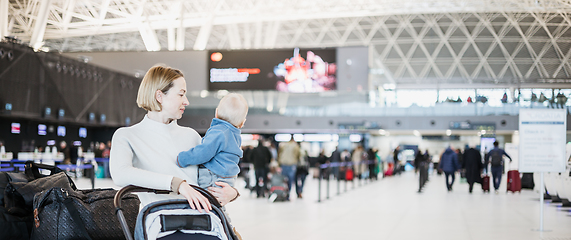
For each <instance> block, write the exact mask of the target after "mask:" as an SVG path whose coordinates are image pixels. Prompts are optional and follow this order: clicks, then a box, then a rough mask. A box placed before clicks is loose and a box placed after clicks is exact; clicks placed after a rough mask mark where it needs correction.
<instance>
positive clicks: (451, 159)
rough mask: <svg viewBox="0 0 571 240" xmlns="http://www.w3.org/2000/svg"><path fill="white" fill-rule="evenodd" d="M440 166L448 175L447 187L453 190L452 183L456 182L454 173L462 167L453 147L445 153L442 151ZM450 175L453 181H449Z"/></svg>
mask: <svg viewBox="0 0 571 240" xmlns="http://www.w3.org/2000/svg"><path fill="white" fill-rule="evenodd" d="M438 167H439V168H440V169H442V171H443V172H444V174H445V175H446V188H448V191H452V185H453V184H454V174H455V172H456V171H457V170H458V169H459V168H460V164H458V154H456V152H454V150H453V149H452V147H448V148H447V149H446V150H445V151H444V153H442V156H441V157H440V164H438ZM450 177H452V181H451V182H450V181H449V179H450Z"/></svg>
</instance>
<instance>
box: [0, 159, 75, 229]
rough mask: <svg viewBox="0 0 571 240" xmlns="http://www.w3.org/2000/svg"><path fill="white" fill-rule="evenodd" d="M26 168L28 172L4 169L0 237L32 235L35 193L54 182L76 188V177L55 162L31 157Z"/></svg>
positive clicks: (0, 175) (0, 185)
mask: <svg viewBox="0 0 571 240" xmlns="http://www.w3.org/2000/svg"><path fill="white" fill-rule="evenodd" d="M25 169H26V170H25V172H24V173H22V172H19V173H12V172H1V173H0V197H1V199H0V203H1V204H0V239H2V240H11V239H18V240H21V239H29V238H30V233H31V231H32V220H33V216H32V201H33V197H34V194H36V193H38V192H41V191H43V190H45V189H49V188H52V187H54V186H61V187H67V188H70V189H73V188H75V185H74V184H73V181H72V180H71V179H69V177H67V175H65V173H63V172H62V170H61V169H59V168H57V167H55V166H51V165H44V164H36V163H34V162H31V161H29V162H26V164H25ZM40 169H46V170H49V171H50V174H53V175H52V176H48V175H43V174H41V173H40V171H39V170H40ZM58 173H59V174H58ZM46 177H47V178H46ZM44 178H45V179H44ZM36 181H37V182H36ZM28 184H30V185H29V186H28Z"/></svg>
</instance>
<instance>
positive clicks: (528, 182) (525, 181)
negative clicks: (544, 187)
mask: <svg viewBox="0 0 571 240" xmlns="http://www.w3.org/2000/svg"><path fill="white" fill-rule="evenodd" d="M521 188H525V189H531V190H533V188H535V182H534V181H533V173H524V174H523V176H522V177H521Z"/></svg>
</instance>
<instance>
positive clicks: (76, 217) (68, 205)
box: [63, 198, 92, 240]
mask: <svg viewBox="0 0 571 240" xmlns="http://www.w3.org/2000/svg"><path fill="white" fill-rule="evenodd" d="M63 205H64V206H65V208H67V211H68V212H69V214H70V215H71V218H72V219H73V221H74V222H75V223H76V224H77V227H78V228H79V231H80V232H81V234H82V235H83V237H85V238H87V240H92V239H91V237H90V236H89V233H88V232H87V229H85V224H84V223H83V220H81V217H80V216H79V211H78V210H77V208H76V207H75V205H74V204H73V200H72V199H71V198H67V199H65V200H64V201H63Z"/></svg>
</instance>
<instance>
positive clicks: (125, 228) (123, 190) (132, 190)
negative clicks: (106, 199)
mask: <svg viewBox="0 0 571 240" xmlns="http://www.w3.org/2000/svg"><path fill="white" fill-rule="evenodd" d="M190 186H191V187H192V188H194V189H195V190H196V191H198V192H199V193H200V194H202V195H203V196H204V197H206V198H207V199H208V201H209V202H210V204H212V205H214V206H216V207H218V208H221V207H222V205H221V204H220V203H219V202H218V200H216V197H214V195H212V194H211V193H210V192H208V191H207V190H205V189H203V188H201V187H198V186H195V185H192V184H190ZM136 192H148V193H155V194H169V193H171V192H172V191H170V190H157V189H151V188H145V187H138V186H134V185H128V186H126V187H123V188H121V189H120V190H119V191H117V193H116V194H115V197H114V198H113V204H114V205H115V213H116V214H117V218H118V219H119V223H120V224H121V228H122V229H123V234H124V235H125V238H126V239H127V240H133V235H131V231H130V230H129V225H128V224H127V220H126V219H125V215H124V214H123V209H121V199H123V196H125V195H127V194H129V193H136ZM226 232H227V233H228V232H229V231H228V229H226ZM232 234H233V233H232Z"/></svg>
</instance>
